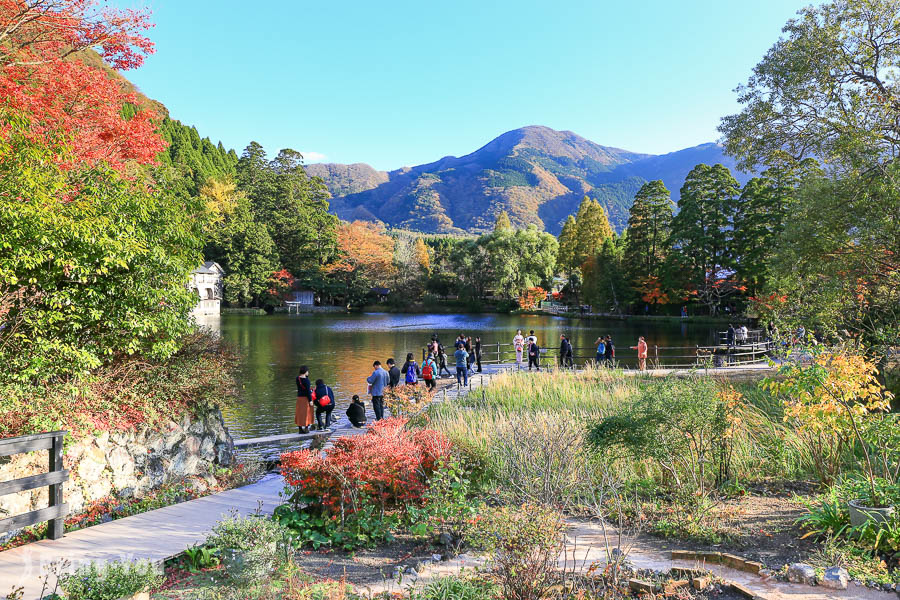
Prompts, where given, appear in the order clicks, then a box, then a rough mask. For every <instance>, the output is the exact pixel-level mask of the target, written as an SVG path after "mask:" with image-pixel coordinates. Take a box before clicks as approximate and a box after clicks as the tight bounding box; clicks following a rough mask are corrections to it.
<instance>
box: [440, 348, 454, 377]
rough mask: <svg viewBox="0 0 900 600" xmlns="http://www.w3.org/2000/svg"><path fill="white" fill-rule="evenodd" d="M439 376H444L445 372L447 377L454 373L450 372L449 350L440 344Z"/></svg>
mask: <svg viewBox="0 0 900 600" xmlns="http://www.w3.org/2000/svg"><path fill="white" fill-rule="evenodd" d="M437 357H438V376H439V377H443V376H444V373H446V374H447V377H453V373H451V372H450V369H449V368H448V367H447V351H446V350H444V347H443V346H441V345H438V355H437Z"/></svg>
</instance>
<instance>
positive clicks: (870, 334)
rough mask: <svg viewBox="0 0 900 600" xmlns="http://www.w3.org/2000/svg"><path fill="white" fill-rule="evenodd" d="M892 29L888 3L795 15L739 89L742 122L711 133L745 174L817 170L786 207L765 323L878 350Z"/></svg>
mask: <svg viewBox="0 0 900 600" xmlns="http://www.w3.org/2000/svg"><path fill="white" fill-rule="evenodd" d="M897 22H898V20H897V5H896V2H893V1H891V0H853V1H851V0H834V1H832V2H827V3H825V4H823V5H821V6H817V7H809V8H805V9H803V10H801V11H800V12H799V14H798V17H797V18H796V19H794V20H791V21H789V22H788V23H787V25H786V26H785V28H784V30H783V31H784V33H785V36H784V37H783V38H782V39H780V40H779V41H778V42H777V43H776V44H775V45H774V46H773V47H772V48H771V49H770V50H769V51H768V53H767V54H766V55H765V57H764V58H763V59H762V61H761V62H760V63H759V64H758V65H757V66H756V67H755V68H754V70H753V74H752V76H751V77H750V79H749V81H748V83H747V84H746V85H745V86H742V87H741V88H739V89H738V91H739V94H740V95H739V101H740V102H741V104H743V105H744V106H743V109H742V110H741V112H740V113H738V114H736V115H732V116H729V117H726V118H725V119H723V120H722V123H721V126H720V131H722V133H723V134H724V137H725V148H726V151H727V152H728V153H730V154H732V155H733V156H735V157H737V158H738V159H739V161H740V164H741V165H744V166H746V167H758V166H760V165H776V164H778V163H779V162H785V163H788V162H791V161H794V162H796V161H797V160H799V159H802V158H812V159H815V160H821V161H823V163H824V164H825V167H826V175H827V177H826V176H813V177H811V178H809V179H806V180H804V181H802V182H801V183H800V184H799V185H798V187H797V188H796V190H794V192H793V194H792V196H791V197H790V198H789V205H788V208H787V210H786V214H787V215H789V218H787V219H786V220H785V223H784V232H783V233H782V234H781V235H779V236H778V243H777V250H776V252H775V254H774V256H772V257H771V260H770V261H769V262H770V265H771V269H770V270H771V272H770V273H769V274H768V282H766V283H765V290H764V294H765V295H767V296H772V295H774V296H775V297H782V296H783V297H785V298H786V301H785V302H783V303H780V304H779V305H778V307H777V310H775V311H774V313H775V314H773V315H772V316H773V317H774V318H776V319H779V320H784V321H785V322H786V323H785V324H791V325H793V324H796V323H798V322H803V323H804V324H806V325H807V326H809V325H811V324H817V325H818V326H820V327H822V329H823V330H825V331H828V332H831V333H832V334H834V335H840V336H841V337H846V335H844V334H843V333H842V332H843V331H848V332H850V333H851V334H852V335H854V336H855V337H856V336H858V337H860V338H861V339H862V340H863V341H864V342H866V343H867V344H868V345H870V346H872V345H877V346H879V347H880V348H881V349H882V350H885V349H886V348H887V347H889V346H891V345H895V344H897V343H898V341H900V328H898V324H897V323H898V316H900V314H898V312H900V309H898V306H900V303H898V295H897V292H896V290H897V288H898V285H900V220H898V219H897V215H898V214H900V193H898V185H897V180H898V176H900V169H898V166H897V162H896V157H897V156H898V153H900V97H898V93H900V92H898V88H897V85H896V72H897V69H898V67H900V37H898V35H897V29H898V26H897Z"/></svg>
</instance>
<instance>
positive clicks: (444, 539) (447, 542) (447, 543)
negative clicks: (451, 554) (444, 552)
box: [438, 533, 453, 548]
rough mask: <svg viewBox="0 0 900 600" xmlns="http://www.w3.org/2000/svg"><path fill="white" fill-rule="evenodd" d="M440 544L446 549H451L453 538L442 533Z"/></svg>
mask: <svg viewBox="0 0 900 600" xmlns="http://www.w3.org/2000/svg"><path fill="white" fill-rule="evenodd" d="M438 544H440V545H441V546H444V547H445V548H449V547H451V546H452V545H453V536H452V535H450V534H449V533H442V534H441V535H439V536H438Z"/></svg>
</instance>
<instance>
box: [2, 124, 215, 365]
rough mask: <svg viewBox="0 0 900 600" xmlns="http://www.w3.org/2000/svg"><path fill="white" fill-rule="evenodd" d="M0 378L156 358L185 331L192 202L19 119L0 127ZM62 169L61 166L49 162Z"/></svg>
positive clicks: (195, 213)
mask: <svg viewBox="0 0 900 600" xmlns="http://www.w3.org/2000/svg"><path fill="white" fill-rule="evenodd" d="M0 129H2V130H3V131H4V135H3V136H2V137H0V298H12V299H13V301H12V305H11V306H6V308H4V310H5V311H6V321H7V322H9V323H15V327H4V328H2V329H0V360H2V361H3V364H4V367H5V368H4V370H3V372H4V374H5V375H6V376H8V377H14V378H17V379H20V380H40V381H47V380H49V379H52V378H54V377H58V376H80V375H84V374H86V373H87V372H89V371H91V370H92V369H95V368H97V367H100V366H102V365H105V364H108V363H110V362H112V361H114V360H116V359H119V358H121V357H124V356H129V355H135V354H140V355H143V356H146V357H148V358H151V359H164V358H167V357H169V356H171V355H172V354H173V353H175V352H176V351H177V350H178V348H179V347H180V342H181V339H182V337H183V335H184V334H186V333H187V332H189V331H190V329H191V327H192V326H191V323H190V320H189V318H188V314H189V311H190V310H191V309H192V308H193V306H194V304H195V303H196V298H195V297H194V296H193V295H192V294H191V293H190V291H189V290H188V287H187V283H188V273H189V272H190V271H191V270H192V269H193V268H195V267H196V266H197V265H198V264H199V263H200V262H201V260H202V256H201V254H200V245H201V231H200V225H201V223H202V214H203V210H202V206H201V205H200V203H199V201H194V202H190V201H185V200H184V199H181V198H174V197H173V196H171V195H169V194H167V193H165V192H160V191H147V188H146V185H145V184H146V182H145V181H142V180H138V181H131V180H127V179H124V178H123V177H121V176H120V175H118V174H117V173H116V172H115V171H113V170H111V169H110V168H109V167H107V166H105V165H103V164H98V165H94V166H87V165H85V164H84V163H79V162H78V160H76V158H75V154H73V152H72V151H70V150H66V149H63V148H60V147H48V146H46V145H45V144H44V140H43V139H41V138H40V136H38V137H37V138H36V137H35V136H34V135H32V132H31V130H29V129H28V121H27V119H24V118H19V119H10V118H5V119H4V121H3V122H2V123H0ZM63 164H65V165H72V164H81V166H71V167H70V168H68V169H67V170H65V169H63V168H62V167H61V166H60V165H63Z"/></svg>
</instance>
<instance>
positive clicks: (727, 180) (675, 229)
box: [671, 164, 740, 313]
mask: <svg viewBox="0 0 900 600" xmlns="http://www.w3.org/2000/svg"><path fill="white" fill-rule="evenodd" d="M739 189H740V188H739V185H738V182H737V180H736V179H735V178H734V176H733V175H732V174H731V171H729V170H728V168H727V167H724V166H722V165H718V164H717V165H714V166H712V167H710V166H708V165H704V164H700V165H697V166H696V167H694V168H693V169H692V170H691V172H690V173H688V175H687V178H686V179H685V181H684V186H682V188H681V197H680V198H679V200H678V209H679V211H678V214H677V215H676V216H675V218H674V219H673V220H672V235H671V240H672V243H673V246H675V247H676V248H677V249H678V251H679V253H680V254H681V256H682V258H683V261H684V262H685V263H686V264H687V265H688V266H689V269H690V270H689V272H688V273H687V274H686V275H687V282H688V285H689V286H692V287H693V289H694V290H695V291H696V293H697V295H698V297H699V299H700V301H701V302H703V303H704V304H706V306H707V307H708V308H709V310H710V312H712V313H715V311H716V310H717V308H718V306H719V304H720V303H721V300H722V299H723V298H722V296H723V294H724V293H725V291H726V289H731V288H724V287H722V283H723V281H724V280H725V278H726V277H727V276H728V273H726V271H727V270H728V269H730V268H731V267H732V266H733V265H732V260H731V257H732V252H731V237H732V236H731V232H732V230H731V226H732V224H733V220H734V212H735V207H736V203H737V195H738V192H739Z"/></svg>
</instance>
